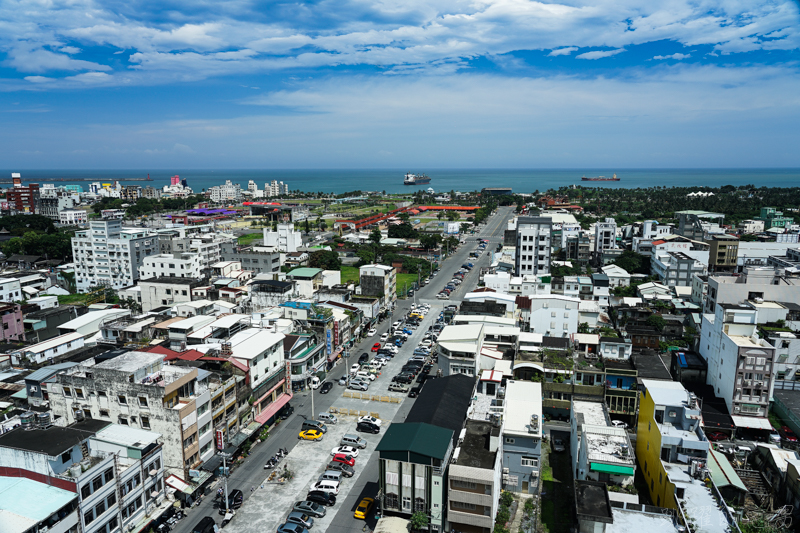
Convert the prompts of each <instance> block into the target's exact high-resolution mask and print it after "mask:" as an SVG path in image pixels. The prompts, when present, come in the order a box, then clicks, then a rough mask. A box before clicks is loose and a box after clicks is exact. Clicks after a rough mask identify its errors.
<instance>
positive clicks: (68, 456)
mask: <svg viewBox="0 0 800 533" xmlns="http://www.w3.org/2000/svg"><path fill="white" fill-rule="evenodd" d="M71 461H72V451H71V450H70V451H68V452H64V453H62V454H61V462H62V463H69V462H71Z"/></svg>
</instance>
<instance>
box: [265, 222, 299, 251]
mask: <svg viewBox="0 0 800 533" xmlns="http://www.w3.org/2000/svg"><path fill="white" fill-rule="evenodd" d="M264 246H267V247H270V248H274V249H276V250H279V251H281V252H284V253H291V252H296V251H297V249H298V248H300V247H301V246H303V235H302V233H300V232H299V231H295V229H294V224H278V226H277V228H276V230H275V231H272V230H271V229H269V228H264Z"/></svg>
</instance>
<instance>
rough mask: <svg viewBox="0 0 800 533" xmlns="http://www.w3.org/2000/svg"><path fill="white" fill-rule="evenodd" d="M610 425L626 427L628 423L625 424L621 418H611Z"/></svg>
mask: <svg viewBox="0 0 800 533" xmlns="http://www.w3.org/2000/svg"><path fill="white" fill-rule="evenodd" d="M611 425H612V426H614V427H615V428H621V429H628V424H626V423H625V422H623V421H622V420H612V421H611Z"/></svg>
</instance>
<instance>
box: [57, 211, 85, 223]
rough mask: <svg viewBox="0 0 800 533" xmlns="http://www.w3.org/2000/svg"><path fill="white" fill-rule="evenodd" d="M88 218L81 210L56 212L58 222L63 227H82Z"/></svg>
mask: <svg viewBox="0 0 800 533" xmlns="http://www.w3.org/2000/svg"><path fill="white" fill-rule="evenodd" d="M88 220H89V216H88V214H87V213H86V211H84V210H83V209H62V210H61V211H59V212H58V222H59V223H60V224H63V225H65V226H83V225H84V224H86V222H87V221H88Z"/></svg>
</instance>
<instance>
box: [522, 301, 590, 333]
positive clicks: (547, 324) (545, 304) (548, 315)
mask: <svg viewBox="0 0 800 533" xmlns="http://www.w3.org/2000/svg"><path fill="white" fill-rule="evenodd" d="M528 298H530V301H531V308H530V311H528V310H523V311H522V315H521V316H520V322H527V331H529V332H531V333H541V334H542V335H547V336H549V337H569V336H570V335H571V334H572V333H577V332H578V315H579V306H580V303H581V300H580V298H576V297H572V296H563V295H560V294H550V295H530V296H528Z"/></svg>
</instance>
